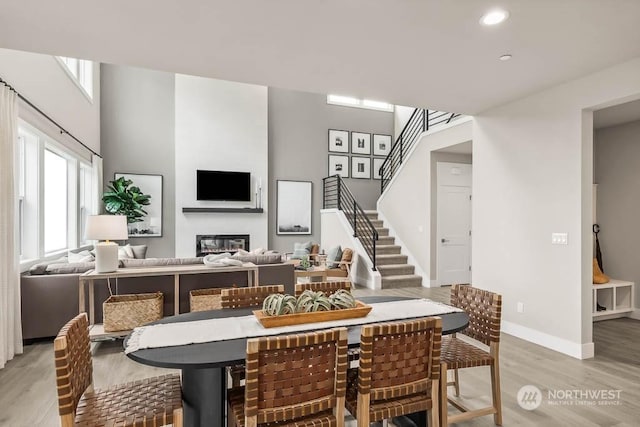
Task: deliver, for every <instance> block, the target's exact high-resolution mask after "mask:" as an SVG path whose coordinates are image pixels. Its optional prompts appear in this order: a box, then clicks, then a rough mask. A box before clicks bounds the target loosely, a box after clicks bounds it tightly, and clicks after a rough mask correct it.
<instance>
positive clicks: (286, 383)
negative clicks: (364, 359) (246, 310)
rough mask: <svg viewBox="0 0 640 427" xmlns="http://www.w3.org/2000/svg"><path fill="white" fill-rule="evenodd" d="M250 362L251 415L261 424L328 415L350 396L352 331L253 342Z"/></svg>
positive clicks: (247, 401) (247, 411) (247, 390)
mask: <svg viewBox="0 0 640 427" xmlns="http://www.w3.org/2000/svg"><path fill="white" fill-rule="evenodd" d="M246 361H247V365H246V366H247V371H246V387H245V416H246V417H254V416H257V424H263V423H272V422H279V421H285V420H292V419H295V418H299V417H306V416H309V415H312V414H318V413H321V412H324V411H328V410H331V409H333V408H334V407H336V404H337V403H336V402H337V399H338V398H344V396H345V392H346V377H347V330H346V328H338V329H331V330H327V331H319V332H313V333H308V334H299V335H289V336H277V337H267V338H258V339H251V340H249V341H248V342H247V359H246ZM342 404H344V401H343V400H342Z"/></svg>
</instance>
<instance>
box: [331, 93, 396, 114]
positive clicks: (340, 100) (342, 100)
mask: <svg viewBox="0 0 640 427" xmlns="http://www.w3.org/2000/svg"><path fill="white" fill-rule="evenodd" d="M327 104H332V105H342V106H343V107H356V108H366V109H369V110H378V111H387V112H389V113H393V108H394V107H393V104H389V103H387V102H382V101H372V100H370V99H358V98H353V97H350V96H341V95H327Z"/></svg>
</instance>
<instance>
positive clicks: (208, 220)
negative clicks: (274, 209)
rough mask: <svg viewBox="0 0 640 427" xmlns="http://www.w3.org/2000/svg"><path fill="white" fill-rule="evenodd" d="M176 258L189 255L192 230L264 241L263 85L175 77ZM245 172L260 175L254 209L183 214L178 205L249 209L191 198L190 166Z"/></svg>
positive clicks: (192, 250) (192, 249) (193, 178)
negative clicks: (259, 197)
mask: <svg viewBox="0 0 640 427" xmlns="http://www.w3.org/2000/svg"><path fill="white" fill-rule="evenodd" d="M175 81H176V83H175V85H176V88H175V105H176V116H175V132H176V136H175V150H176V151H175V162H176V168H175V172H176V180H175V182H176V184H175V185H176V188H175V194H176V196H175V198H176V206H175V209H176V218H175V221H176V237H175V239H176V256H178V257H188V256H195V236H196V234H249V235H250V236H251V237H250V239H251V247H252V248H258V247H262V248H266V247H267V241H268V237H267V236H268V233H267V227H268V224H267V213H268V208H269V206H268V203H267V201H268V194H269V193H268V191H269V188H268V187H269V186H268V180H267V162H268V159H267V150H268V143H267V88H266V87H264V86H255V85H248V84H241V83H233V82H228V81H223V80H213V79H205V78H201V77H193V76H185V75H176V80H175ZM197 169H207V170H229V171H242V172H250V173H251V179H252V192H253V190H254V189H255V183H256V182H257V180H259V179H262V193H263V196H262V206H263V208H264V209H265V212H264V213H262V214H257V213H238V214H229V213H198V214H193V213H189V214H185V213H183V212H182V208H183V207H214V206H216V207H220V206H222V207H255V200H253V198H254V196H253V195H252V201H251V202H210V201H197V200H196V170H197Z"/></svg>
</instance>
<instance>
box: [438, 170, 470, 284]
mask: <svg viewBox="0 0 640 427" xmlns="http://www.w3.org/2000/svg"><path fill="white" fill-rule="evenodd" d="M437 167H438V194H437V203H438V208H437V218H438V219H437V233H436V235H437V239H438V240H437V248H438V251H437V264H438V277H437V281H438V283H439V284H440V286H443V285H450V284H454V283H471V165H468V164H462V163H444V162H439V163H438V165H437Z"/></svg>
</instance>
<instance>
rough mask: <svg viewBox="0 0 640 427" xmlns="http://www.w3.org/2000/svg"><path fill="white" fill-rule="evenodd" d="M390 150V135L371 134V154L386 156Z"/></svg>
mask: <svg viewBox="0 0 640 427" xmlns="http://www.w3.org/2000/svg"><path fill="white" fill-rule="evenodd" d="M390 152H391V135H378V134H374V135H373V155H374V156H387V155H388V154H389V153H390Z"/></svg>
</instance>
